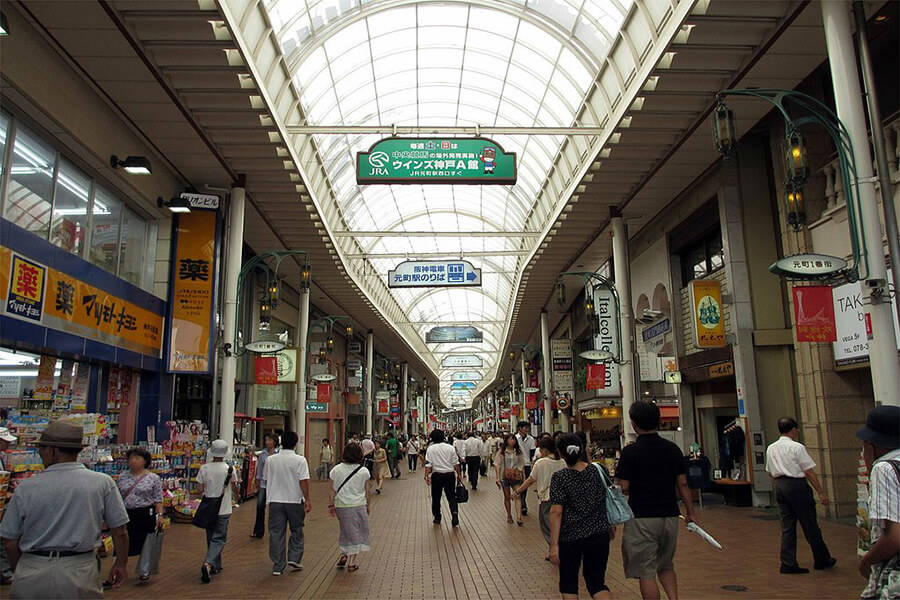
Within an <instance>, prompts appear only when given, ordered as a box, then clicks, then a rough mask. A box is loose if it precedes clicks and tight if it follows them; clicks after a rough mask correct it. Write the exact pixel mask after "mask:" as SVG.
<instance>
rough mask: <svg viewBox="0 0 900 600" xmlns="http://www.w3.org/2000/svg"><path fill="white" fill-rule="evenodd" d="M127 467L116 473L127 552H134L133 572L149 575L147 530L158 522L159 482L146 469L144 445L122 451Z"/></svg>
mask: <svg viewBox="0 0 900 600" xmlns="http://www.w3.org/2000/svg"><path fill="white" fill-rule="evenodd" d="M125 457H126V460H127V461H128V468H129V470H128V471H127V472H125V473H122V474H121V475H119V480H118V481H117V482H116V485H117V486H118V488H119V493H120V494H122V500H123V501H124V502H125V510H127V511H128V556H138V555H140V559H138V564H137V574H138V576H139V577H140V579H141V581H147V580H148V579H150V567H151V564H150V563H151V558H152V557H151V554H152V552H153V542H154V540H153V539H151V536H150V534H152V533H153V532H155V531H156V530H157V529H159V528H160V527H161V526H162V518H163V497H162V482H161V481H160V480H159V476H158V475H156V473H151V472H150V471H148V469H149V468H150V465H151V464H152V462H153V461H152V458H151V457H150V453H149V452H147V450H146V449H145V448H131V449H130V450H129V451H128V452H127V453H126V454H125Z"/></svg>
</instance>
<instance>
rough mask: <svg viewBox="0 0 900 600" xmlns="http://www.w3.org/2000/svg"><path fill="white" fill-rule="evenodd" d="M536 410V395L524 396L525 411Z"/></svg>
mask: <svg viewBox="0 0 900 600" xmlns="http://www.w3.org/2000/svg"><path fill="white" fill-rule="evenodd" d="M535 408H537V394H525V409H526V410H534V409H535Z"/></svg>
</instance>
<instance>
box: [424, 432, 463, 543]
mask: <svg viewBox="0 0 900 600" xmlns="http://www.w3.org/2000/svg"><path fill="white" fill-rule="evenodd" d="M457 481H459V482H460V483H462V472H461V471H460V468H459V455H458V454H457V453H456V450H455V449H454V448H453V446H451V445H450V444H448V443H446V442H445V441H444V432H443V431H441V430H440V429H436V430H434V431H432V432H431V445H430V446H428V450H426V451H425V483H427V484H428V485H430V486H431V514H432V515H433V516H434V524H435V525H440V523H441V493H442V492H443V493H444V494H446V496H447V503H448V504H450V515H451V516H452V517H453V521H452V523H451V525H453V527H457V526H458V525H459V505H458V504H457V502H456V482H457Z"/></svg>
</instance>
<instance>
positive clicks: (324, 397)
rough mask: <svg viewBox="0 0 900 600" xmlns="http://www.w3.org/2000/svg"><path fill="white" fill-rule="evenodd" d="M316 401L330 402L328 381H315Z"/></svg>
mask: <svg viewBox="0 0 900 600" xmlns="http://www.w3.org/2000/svg"><path fill="white" fill-rule="evenodd" d="M316 401H317V402H321V403H324V404H328V403H329V402H331V384H330V383H317V384H316Z"/></svg>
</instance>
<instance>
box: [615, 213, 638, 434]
mask: <svg viewBox="0 0 900 600" xmlns="http://www.w3.org/2000/svg"><path fill="white" fill-rule="evenodd" d="M610 212H611V216H612V219H611V220H612V236H613V238H612V247H613V269H614V270H615V275H616V292H617V293H618V295H619V311H620V314H619V322H620V324H621V327H620V329H621V332H622V339H621V340H619V343H620V344H621V347H622V360H623V361H624V364H622V365H620V366H619V373H620V375H621V376H620V379H621V380H622V420H623V421H624V431H625V440H624V443H625V444H629V443H631V442H634V441H636V440H637V435H636V434H635V433H634V427H632V426H631V419H630V418H629V417H628V411H629V410H630V409H631V405H632V404H633V403H634V402H635V382H634V350H633V347H632V339H633V338H634V319H633V315H632V314H631V311H632V308H631V263H630V261H629V259H628V233H627V231H626V229H625V220H624V219H623V218H622V213H620V212H619V211H618V209H616V208H613V209H611V211H610Z"/></svg>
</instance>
